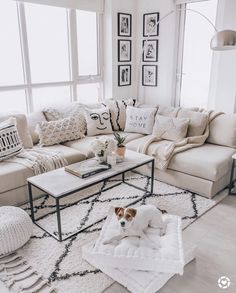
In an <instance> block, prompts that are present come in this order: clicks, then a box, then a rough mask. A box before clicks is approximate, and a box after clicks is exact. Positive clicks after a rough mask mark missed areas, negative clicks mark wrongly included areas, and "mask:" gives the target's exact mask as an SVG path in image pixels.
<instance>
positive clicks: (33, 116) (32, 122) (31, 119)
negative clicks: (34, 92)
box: [27, 111, 47, 144]
mask: <svg viewBox="0 0 236 293" xmlns="http://www.w3.org/2000/svg"><path fill="white" fill-rule="evenodd" d="M27 121H28V127H29V132H30V135H31V138H32V141H33V144H37V143H38V142H39V135H38V133H37V131H36V125H37V124H38V123H39V122H43V121H47V120H46V118H45V116H44V115H43V112H41V111H38V112H33V113H30V114H29V115H27Z"/></svg>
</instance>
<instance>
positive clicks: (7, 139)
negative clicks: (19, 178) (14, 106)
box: [0, 117, 23, 161]
mask: <svg viewBox="0 0 236 293" xmlns="http://www.w3.org/2000/svg"><path fill="white" fill-rule="evenodd" d="M22 150H23V146H22V143H21V140H20V137H19V133H18V131H17V128H16V119H15V118H13V117H11V118H9V119H7V120H5V121H3V122H1V123H0V161H4V160H6V159H8V158H10V157H13V156H15V155H17V154H19V153H20V152H21V151H22Z"/></svg>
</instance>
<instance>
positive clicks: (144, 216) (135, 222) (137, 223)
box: [103, 205, 166, 248]
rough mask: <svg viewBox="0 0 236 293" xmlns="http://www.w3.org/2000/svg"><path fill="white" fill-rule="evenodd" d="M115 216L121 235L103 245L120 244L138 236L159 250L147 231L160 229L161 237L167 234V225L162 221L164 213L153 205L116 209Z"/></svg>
mask: <svg viewBox="0 0 236 293" xmlns="http://www.w3.org/2000/svg"><path fill="white" fill-rule="evenodd" d="M115 214H116V217H117V220H118V222H119V229H120V230H119V233H118V235H116V236H113V237H112V238H110V239H107V240H105V241H104V242H103V244H109V243H114V242H118V241H120V240H121V239H123V238H125V237H128V236H137V237H140V238H143V239H145V240H148V242H149V244H150V245H151V246H152V248H157V243H155V242H153V241H152V240H151V239H149V238H148V237H147V236H146V234H145V230H146V229H147V228H148V227H151V228H156V229H157V228H159V229H160V236H163V235H164V234H165V230H166V225H165V223H164V222H163V220H162V213H161V212H160V211H159V210H158V209H157V208H156V207H155V206H153V205H143V206H140V207H137V208H135V209H134V208H122V207H115Z"/></svg>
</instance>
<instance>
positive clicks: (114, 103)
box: [103, 99, 136, 131]
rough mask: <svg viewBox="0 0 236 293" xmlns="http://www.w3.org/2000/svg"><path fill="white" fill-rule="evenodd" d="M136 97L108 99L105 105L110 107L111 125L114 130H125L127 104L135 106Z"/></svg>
mask: <svg viewBox="0 0 236 293" xmlns="http://www.w3.org/2000/svg"><path fill="white" fill-rule="evenodd" d="M135 102H136V100H135V99H126V100H106V101H105V102H104V103H103V105H104V106H107V107H109V110H110V114H111V125H112V129H113V130H114V131H123V130H124V128H125V122H126V108H127V106H131V107H134V106H135Z"/></svg>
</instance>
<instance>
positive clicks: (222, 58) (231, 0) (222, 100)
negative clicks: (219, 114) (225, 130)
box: [208, 0, 236, 113]
mask: <svg viewBox="0 0 236 293" xmlns="http://www.w3.org/2000/svg"><path fill="white" fill-rule="evenodd" d="M216 26H217V28H218V29H219V30H220V29H233V30H236V1H235V0H219V7H218V15H217V23H216ZM208 108H211V109H215V110H219V111H224V112H227V113H232V112H236V50H234V51H221V52H214V55H213V63H212V76H211V88H210V95H209V104H208Z"/></svg>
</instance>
